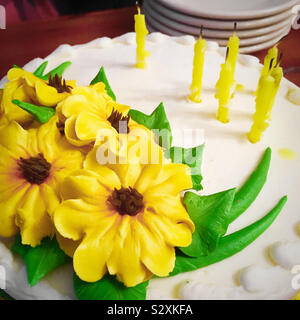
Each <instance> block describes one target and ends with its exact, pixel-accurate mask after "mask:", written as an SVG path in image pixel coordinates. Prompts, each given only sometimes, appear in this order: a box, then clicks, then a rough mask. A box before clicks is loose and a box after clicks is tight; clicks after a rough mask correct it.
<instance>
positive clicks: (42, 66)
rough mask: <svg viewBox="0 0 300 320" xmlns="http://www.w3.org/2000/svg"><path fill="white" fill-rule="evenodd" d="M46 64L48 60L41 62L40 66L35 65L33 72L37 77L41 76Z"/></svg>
mask: <svg viewBox="0 0 300 320" xmlns="http://www.w3.org/2000/svg"><path fill="white" fill-rule="evenodd" d="M47 65H48V61H45V62H43V63H42V64H41V65H40V66H38V67H37V69H36V70H35V71H34V72H33V74H34V75H35V76H36V77H38V78H42V77H43V74H44V71H45V69H46V67H47Z"/></svg>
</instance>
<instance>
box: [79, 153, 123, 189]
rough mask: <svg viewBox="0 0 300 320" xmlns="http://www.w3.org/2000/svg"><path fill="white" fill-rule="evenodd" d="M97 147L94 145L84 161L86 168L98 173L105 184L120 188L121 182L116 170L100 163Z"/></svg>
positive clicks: (112, 187)
mask: <svg viewBox="0 0 300 320" xmlns="http://www.w3.org/2000/svg"><path fill="white" fill-rule="evenodd" d="M97 148H98V147H94V148H93V149H92V150H91V151H90V152H89V153H88V154H87V156H86V159H85V162H84V168H85V169H88V170H91V171H93V172H95V173H97V175H98V179H99V181H100V182H101V183H102V184H103V185H105V186H107V187H109V188H110V189H114V188H117V189H120V188H121V182H120V179H119V177H118V175H117V174H116V172H115V171H114V170H113V169H110V168H109V167H107V166H104V165H101V164H99V163H98V161H97Z"/></svg>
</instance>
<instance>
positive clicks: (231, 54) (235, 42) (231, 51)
mask: <svg viewBox="0 0 300 320" xmlns="http://www.w3.org/2000/svg"><path fill="white" fill-rule="evenodd" d="M239 45H240V39H239V37H238V36H237V35H236V32H234V33H233V35H232V36H231V37H230V38H229V40H228V43H227V48H228V57H227V60H228V61H229V62H230V64H231V67H232V72H233V74H234V73H235V66H236V62H237V58H238V53H239Z"/></svg>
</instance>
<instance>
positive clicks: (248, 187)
mask: <svg viewBox="0 0 300 320" xmlns="http://www.w3.org/2000/svg"><path fill="white" fill-rule="evenodd" d="M271 153H272V151H271V148H267V149H266V150H265V152H264V155H263V157H262V159H261V161H260V162H259V164H258V166H257V167H256V169H255V170H254V171H253V172H252V174H251V175H250V177H249V178H248V179H247V181H246V182H245V183H244V184H243V186H242V187H241V188H240V189H239V190H238V191H237V193H236V195H235V198H234V201H233V205H232V209H231V212H230V216H229V219H230V222H232V221H234V220H235V219H236V218H238V217H239V216H240V215H241V214H242V213H243V212H245V211H246V210H247V209H248V208H249V207H250V205H251V204H252V203H253V202H254V200H255V199H256V198H257V196H258V194H259V193H260V191H261V189H262V188H263V186H264V184H265V182H266V180H267V175H268V172H269V168H270V162H271Z"/></svg>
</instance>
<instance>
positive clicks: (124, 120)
mask: <svg viewBox="0 0 300 320" xmlns="http://www.w3.org/2000/svg"><path fill="white" fill-rule="evenodd" d="M129 119H130V116H123V115H122V113H120V112H118V111H117V110H115V109H113V110H112V113H111V115H110V116H109V117H108V118H107V121H109V122H110V124H111V125H112V127H114V128H115V129H116V130H117V132H118V133H129V127H128V122H129Z"/></svg>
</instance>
